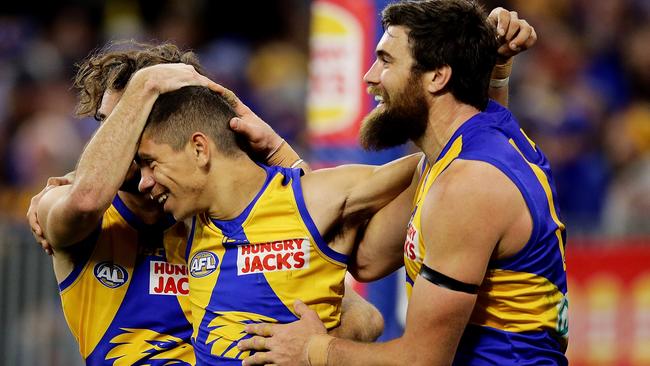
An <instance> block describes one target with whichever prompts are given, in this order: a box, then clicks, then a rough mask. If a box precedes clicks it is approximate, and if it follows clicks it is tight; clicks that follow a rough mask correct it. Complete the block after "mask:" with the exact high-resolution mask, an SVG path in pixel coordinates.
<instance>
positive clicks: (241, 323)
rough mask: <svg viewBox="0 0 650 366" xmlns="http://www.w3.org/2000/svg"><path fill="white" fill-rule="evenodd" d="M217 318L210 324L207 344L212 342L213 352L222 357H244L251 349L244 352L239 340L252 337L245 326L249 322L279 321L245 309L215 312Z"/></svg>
mask: <svg viewBox="0 0 650 366" xmlns="http://www.w3.org/2000/svg"><path fill="white" fill-rule="evenodd" d="M215 316H216V317H215V318H214V319H212V321H211V322H210V324H209V325H208V330H209V331H210V334H209V335H208V339H207V341H206V344H208V345H209V344H212V350H211V352H212V354H213V355H218V356H221V357H229V358H238V359H244V358H246V357H248V356H249V355H250V351H245V352H242V351H240V350H239V348H237V347H236V346H237V342H239V341H241V340H242V339H245V338H248V337H250V336H249V335H248V334H247V333H246V332H245V331H244V328H245V327H246V325H247V324H254V323H262V322H265V323H277V320H275V319H273V318H269V317H266V316H264V315H260V314H256V313H247V312H243V311H224V312H218V313H215Z"/></svg>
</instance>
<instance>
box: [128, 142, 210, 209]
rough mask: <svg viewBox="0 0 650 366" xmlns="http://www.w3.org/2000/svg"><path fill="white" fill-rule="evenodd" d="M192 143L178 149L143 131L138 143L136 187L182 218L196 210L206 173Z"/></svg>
mask: <svg viewBox="0 0 650 366" xmlns="http://www.w3.org/2000/svg"><path fill="white" fill-rule="evenodd" d="M195 152H196V151H195V146H194V145H193V144H191V143H188V144H186V146H185V147H184V148H182V149H180V150H174V149H173V148H172V147H171V146H170V145H168V144H165V143H158V142H156V141H155V140H154V139H153V138H152V137H151V136H149V135H148V134H147V133H146V132H145V133H144V134H143V135H142V138H141V140H140V145H139V147H138V153H137V160H138V162H139V164H140V174H141V175H142V179H141V181H140V185H139V190H140V191H141V192H142V193H145V194H147V195H149V196H150V197H151V198H152V199H153V200H154V201H156V202H158V203H159V204H161V205H163V209H164V210H165V212H168V213H171V214H172V215H173V216H174V218H175V219H176V220H183V219H185V218H188V217H190V216H192V215H194V214H196V213H198V212H200V211H201V209H200V208H199V206H198V203H199V202H200V199H199V197H200V195H201V192H202V187H204V185H205V179H206V176H205V174H204V172H203V171H202V169H201V167H200V166H199V165H198V161H197V157H196V153H195Z"/></svg>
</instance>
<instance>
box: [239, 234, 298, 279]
mask: <svg viewBox="0 0 650 366" xmlns="http://www.w3.org/2000/svg"><path fill="white" fill-rule="evenodd" d="M309 249H310V242H309V239H307V238H298V239H286V240H277V241H273V242H266V243H258V244H248V245H241V246H239V247H238V248H237V275H238V276H242V275H247V274H253V273H262V272H277V271H288V270H296V269H305V268H309Z"/></svg>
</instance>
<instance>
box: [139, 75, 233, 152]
mask: <svg viewBox="0 0 650 366" xmlns="http://www.w3.org/2000/svg"><path fill="white" fill-rule="evenodd" d="M235 116H236V113H235V111H234V110H233V108H232V106H231V105H230V104H229V103H228V102H227V101H226V99H224V97H223V96H221V95H220V94H218V93H215V92H214V91H212V90H210V89H208V88H206V87H201V86H186V87H183V88H181V89H178V90H175V91H172V92H169V93H165V94H162V95H160V96H159V97H158V99H157V100H156V102H155V103H154V105H153V107H152V108H151V113H149V118H148V119H147V124H146V126H145V129H144V134H147V135H148V136H150V137H151V138H152V139H153V140H154V141H156V142H157V143H165V144H168V145H170V146H171V147H172V149H174V150H175V151H179V150H181V149H182V148H183V147H185V145H186V144H187V142H188V141H189V139H190V137H191V136H192V134H193V133H195V132H202V133H204V134H206V135H207V136H208V137H210V138H211V139H212V140H213V141H214V143H215V145H216V146H217V149H219V151H221V152H222V153H223V154H224V155H226V156H235V155H237V154H238V153H239V152H241V151H242V148H241V146H242V141H241V140H240V139H241V137H239V136H238V135H237V134H236V133H235V132H234V131H233V130H231V129H230V127H229V121H230V120H231V119H232V118H233V117H235Z"/></svg>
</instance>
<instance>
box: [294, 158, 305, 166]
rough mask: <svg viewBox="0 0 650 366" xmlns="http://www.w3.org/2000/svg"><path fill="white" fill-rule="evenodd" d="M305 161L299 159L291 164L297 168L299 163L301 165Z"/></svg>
mask: <svg viewBox="0 0 650 366" xmlns="http://www.w3.org/2000/svg"><path fill="white" fill-rule="evenodd" d="M304 162H305V161H304V160H302V159H298V160H296V161H294V162H293V164H291V166H290V168H295V167H297V166H298V165H300V164H302V163H304Z"/></svg>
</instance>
